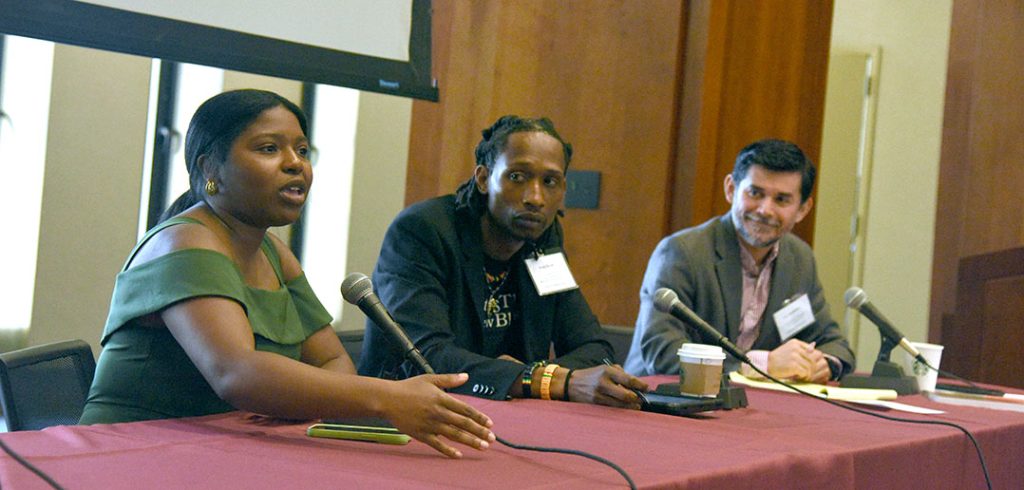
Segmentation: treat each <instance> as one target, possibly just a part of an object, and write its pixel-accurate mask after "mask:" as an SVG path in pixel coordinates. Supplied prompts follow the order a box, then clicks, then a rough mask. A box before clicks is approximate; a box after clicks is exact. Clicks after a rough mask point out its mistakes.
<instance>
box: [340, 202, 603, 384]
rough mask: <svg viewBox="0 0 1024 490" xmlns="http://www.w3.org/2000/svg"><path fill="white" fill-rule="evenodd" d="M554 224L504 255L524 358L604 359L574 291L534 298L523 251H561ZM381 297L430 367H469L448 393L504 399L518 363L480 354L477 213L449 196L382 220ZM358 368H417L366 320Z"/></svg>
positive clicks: (392, 374) (377, 278) (580, 363)
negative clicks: (508, 257) (514, 283)
mask: <svg viewBox="0 0 1024 490" xmlns="http://www.w3.org/2000/svg"><path fill="white" fill-rule="evenodd" d="M561 248H562V230H561V225H560V224H559V223H558V221H557V220H556V221H555V223H554V224H553V225H552V226H551V227H550V228H549V229H548V230H547V232H545V234H544V235H543V236H542V237H541V239H540V240H538V242H537V245H536V247H533V246H530V245H527V246H524V247H523V250H520V251H519V253H517V254H516V255H515V256H514V257H513V258H512V261H513V262H512V263H513V264H514V265H513V267H515V268H516V269H515V271H514V272H513V273H514V274H516V276H517V277H518V278H519V294H518V298H519V305H520V308H521V310H522V311H521V312H520V315H521V319H522V326H523V328H522V332H523V338H522V345H523V349H524V351H525V359H520V360H521V361H524V362H527V363H529V362H532V361H537V360H543V359H548V358H549V354H550V351H551V348H552V346H553V347H554V352H555V356H556V357H555V359H554V361H553V362H556V363H558V364H560V365H562V366H565V367H569V368H583V367H590V366H594V365H598V364H600V363H601V362H602V360H603V359H605V358H608V359H611V358H613V351H612V347H611V345H610V344H609V343H608V342H607V341H605V340H603V339H602V338H601V337H600V332H601V327H600V324H599V323H598V321H597V318H596V317H595V316H594V314H593V312H591V310H590V306H589V305H588V304H587V301H586V299H584V298H583V294H582V293H581V292H580V291H579V290H578V289H576V290H572V291H566V292H562V293H557V294H552V295H548V296H543V297H542V296H539V295H538V294H537V290H536V288H535V287H534V285H533V282H532V281H531V280H530V278H529V275H528V273H527V270H526V265H525V263H524V259H525V258H527V257H528V256H529V254H532V253H533V250H534V249H539V250H542V251H546V252H552V251H561ZM373 283H374V286H375V288H376V291H377V294H378V296H380V299H381V302H382V303H383V304H384V306H386V307H387V308H388V311H390V312H391V315H392V316H393V317H394V318H395V320H396V321H397V322H398V323H399V324H400V325H402V326H403V327H404V328H405V330H406V332H408V333H409V337H411V338H412V341H413V342H414V343H415V344H416V347H417V348H419V350H420V351H421V352H422V353H423V356H424V357H425V358H426V359H427V361H428V362H429V363H430V364H431V366H432V367H433V368H434V370H435V371H437V372H438V373H460V372H466V373H469V381H467V382H466V383H465V384H464V385H462V386H460V387H458V388H455V389H453V390H451V391H453V392H456V393H465V394H473V395H477V396H481V397H486V398H493V399H505V398H506V397H507V395H508V391H509V388H510V387H511V386H512V383H513V382H514V381H516V379H518V377H519V376H520V374H522V371H523V365H521V364H518V363H515V362H511V361H505V360H499V359H494V358H490V357H485V356H482V355H480V354H479V352H482V351H483V342H484V339H483V337H484V336H483V327H482V325H483V323H484V319H485V316H484V310H483V306H484V302H485V301H486V300H487V297H488V289H487V283H486V279H485V278H484V252H483V247H482V239H481V235H480V215H479V214H477V213H475V212H473V211H472V210H471V209H470V208H469V207H468V206H459V205H457V204H456V200H455V197H454V195H447V196H442V197H438V198H434V199H430V200H427V201H424V202H420V203H417V204H414V205H412V206H410V207H409V208H407V209H406V210H404V211H402V212H401V213H400V214H399V215H398V217H397V218H395V221H394V222H393V223H392V224H391V226H390V228H389V229H388V232H387V234H386V235H385V237H384V243H383V245H382V246H381V252H380V257H379V258H378V260H377V267H376V269H375V270H374V273H373ZM359 373H360V374H363V375H369V376H377V377H385V378H405V377H409V376H415V375H417V374H420V373H419V371H418V369H416V367H415V366H414V365H413V364H412V363H410V362H408V361H404V360H403V359H402V353H401V351H400V350H398V349H397V348H396V347H395V346H394V345H393V343H392V342H390V339H387V338H386V334H385V333H384V332H383V331H381V330H380V329H379V328H378V327H377V326H376V325H375V324H374V323H373V322H372V321H371V320H367V322H366V341H365V343H364V344H363V352H362V358H361V360H360V368H359Z"/></svg>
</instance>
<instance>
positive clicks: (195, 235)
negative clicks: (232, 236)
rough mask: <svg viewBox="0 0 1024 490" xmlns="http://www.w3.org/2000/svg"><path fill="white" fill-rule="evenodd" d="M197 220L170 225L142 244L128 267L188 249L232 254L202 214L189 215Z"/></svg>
mask: <svg viewBox="0 0 1024 490" xmlns="http://www.w3.org/2000/svg"><path fill="white" fill-rule="evenodd" d="M189 217H191V218H194V219H196V220H198V223H197V222H185V223H181V224H176V225H172V226H168V227H167V228H164V229H162V230H160V231H158V232H157V233H156V234H155V235H153V236H152V237H150V239H149V240H148V241H147V242H146V243H145V244H143V245H142V247H141V248H140V249H139V251H138V252H137V253H136V254H135V257H134V258H133V259H132V261H131V263H130V264H129V265H128V268H129V269H131V268H132V267H135V266H137V265H139V264H144V263H146V262H149V261H151V260H154V259H158V258H160V257H163V256H164V255H167V254H170V253H172V252H176V251H179V250H186V249H206V250H212V251H214V252H220V253H222V254H224V255H230V251H229V250H228V248H227V246H226V244H225V243H224V241H223V240H222V239H221V238H220V237H218V236H217V234H216V233H215V232H214V231H213V229H212V228H211V227H210V226H209V224H208V223H206V222H205V221H204V217H202V216H189Z"/></svg>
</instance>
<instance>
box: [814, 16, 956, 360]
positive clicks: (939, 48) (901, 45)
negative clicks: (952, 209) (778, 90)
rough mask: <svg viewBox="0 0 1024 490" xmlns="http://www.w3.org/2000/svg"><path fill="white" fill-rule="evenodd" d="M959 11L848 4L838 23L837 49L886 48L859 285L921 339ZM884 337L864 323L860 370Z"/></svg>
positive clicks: (913, 337) (838, 312)
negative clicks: (953, 22) (953, 24)
mask: <svg viewBox="0 0 1024 490" xmlns="http://www.w3.org/2000/svg"><path fill="white" fill-rule="evenodd" d="M951 12H952V0H904V1H900V2H892V1H890V0H839V1H837V2H836V3H835V16H834V19H833V34H832V50H833V51H836V50H851V51H865V52H867V51H870V50H871V48H873V47H875V46H879V47H880V48H881V65H880V67H879V80H878V85H877V89H878V92H877V94H878V101H877V113H876V119H875V132H874V135H873V136H874V150H873V152H872V154H871V155H870V158H871V161H872V174H871V176H870V181H871V184H870V189H869V190H868V196H867V199H868V201H867V202H868V215H867V217H866V222H865V223H864V226H866V228H865V246H864V262H863V266H862V274H863V281H862V283H861V284H860V286H861V287H863V288H864V290H865V291H866V292H867V293H868V295H869V297H870V298H871V299H872V302H873V303H874V304H875V305H876V306H877V307H879V308H880V309H881V310H882V311H883V312H884V313H885V314H886V316H888V317H889V319H890V320H892V322H893V323H894V324H895V325H896V326H897V328H899V329H901V330H902V331H903V332H904V334H906V335H907V337H909V338H910V340H914V341H923V340H926V339H927V331H928V307H929V294H930V289H931V268H932V246H933V240H934V228H935V200H936V194H937V180H938V166H939V149H940V143H941V131H942V117H943V101H944V97H945V85H946V65H947V55H948V48H949V28H950V19H951ZM827 131H828V128H827V127H826V132H827ZM825 171H827V170H823V172H825ZM820 199H827V196H820ZM841 309H842V305H833V310H835V312H836V317H840V318H841V317H842V316H843V315H842V313H841V311H842V310H841ZM878 339H879V336H878V331H877V330H876V329H874V328H868V326H867V323H866V322H865V323H864V327H862V328H860V332H859V334H858V335H857V338H856V339H855V342H856V351H857V358H858V368H859V369H861V370H870V369H871V366H872V365H873V363H874V360H875V357H876V355H877V353H878V344H879V340H878Z"/></svg>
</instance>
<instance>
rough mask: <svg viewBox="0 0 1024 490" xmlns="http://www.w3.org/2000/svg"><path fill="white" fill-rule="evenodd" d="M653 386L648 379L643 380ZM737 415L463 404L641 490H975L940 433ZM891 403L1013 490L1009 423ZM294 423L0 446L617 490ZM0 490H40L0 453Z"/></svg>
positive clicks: (753, 395) (985, 413)
mask: <svg viewBox="0 0 1024 490" xmlns="http://www.w3.org/2000/svg"><path fill="white" fill-rule="evenodd" d="M669 380H670V378H668V377H654V378H651V379H649V381H651V382H652V383H653V384H656V383H658V382H666V381H669ZM747 396H748V398H749V400H750V406H749V407H748V408H745V409H738V410H732V411H718V412H712V413H709V414H707V415H704V416H700V417H695V418H684V417H671V416H666V415H659V414H651V413H642V412H636V411H627V410H619V409H612V408H607V407H600V406H593V405H584V404H578V403H564V402H544V401H540V400H513V401H509V402H494V401H488V400H482V399H477V398H470V397H464V398H463V399H465V400H467V401H469V402H470V403H471V404H473V405H474V406H476V407H477V408H479V409H481V410H483V411H484V412H485V413H487V414H488V415H490V416H491V418H492V419H494V422H495V427H494V430H495V432H496V433H497V434H498V435H499V436H502V437H504V438H506V439H508V440H509V441H511V442H514V443H518V444H529V445H541V446H559V447H567V448H574V449H580V450H584V451H588V452H591V453H594V454H597V455H600V456H603V457H605V458H608V459H610V460H612V461H614V462H616V463H618V464H619V465H620V466H622V467H623V468H624V469H625V470H626V471H627V472H629V474H630V475H631V476H632V477H633V479H634V480H635V481H636V483H637V484H638V486H640V487H642V488H669V487H671V488H700V489H713V488H729V489H735V488H737V487H743V486H748V485H749V486H754V487H756V488H956V489H962V488H984V478H983V476H982V472H981V467H980V465H979V462H978V459H977V456H976V455H975V452H974V449H973V447H972V446H971V444H970V442H969V441H968V440H967V438H966V436H964V435H963V433H961V432H959V431H957V430H955V429H953V428H949V427H942V426H929V425H917V424H902V423H896V422H889V421H885V420H880V419H877V418H874V417H868V416H866V415H861V414H857V413H853V412H849V411H846V410H842V409H839V408H836V407H833V406H830V405H827V404H825V403H823V402H820V401H816V400H811V399H808V398H806V397H802V396H799V395H796V394H788V393H776V392H766V391H759V390H755V389H749V388H748V389H747ZM900 401H902V402H905V403H909V404H914V405H919V406H926V407H932V408H938V409H941V410H946V413H945V414H942V415H927V416H926V415H915V414H907V413H904V412H894V411H885V412H884V413H886V414H889V415H897V416H902V417H907V418H912V419H920V420H943V421H948V422H954V423H957V424H960V425H962V426H964V427H966V428H967V429H968V430H970V431H971V432H972V433H973V434H974V435H975V437H976V438H977V439H978V441H979V443H980V445H981V448H982V450H983V451H984V454H985V458H986V461H987V463H988V466H989V471H990V473H991V476H992V480H993V486H994V488H997V489H1001V488H1015V489H1016V488H1024V414H1022V413H1018V412H1004V411H996V410H986V409H980V408H967V407H957V406H950V405H940V404H937V403H934V402H931V401H929V400H927V399H925V398H923V397H921V396H910V397H901V399H900ZM308 425H309V422H302V423H295V422H268V421H267V420H265V419H261V418H257V417H254V416H252V415H248V414H243V413H239V412H232V413H228V414H222V415H214V416H209V417H199V418H191V419H178V420H159V421H149V422H136V423H127V424H112V425H96V426H88V427H84V426H62V427H51V428H49V429H45V430H42V431H34V432H16V433H8V434H2V435H0V438H2V439H3V440H4V441H5V442H6V443H7V444H8V445H9V446H11V447H12V448H13V449H14V450H16V451H18V452H19V453H21V454H22V455H23V456H25V457H26V458H28V459H29V460H30V461H32V462H33V463H34V464H35V465H36V466H38V467H39V468H40V469H42V470H43V471H45V472H47V473H48V474H50V475H51V476H52V477H53V478H54V479H55V480H57V482H59V483H61V484H62V485H63V486H65V487H66V488H69V489H72V488H85V489H91V488H103V489H113V488H132V489H134V488H216V489H223V488H424V487H446V488H451V487H464V488H480V487H489V488H524V487H534V488H560V489H561V488H622V487H624V486H625V482H624V480H623V479H622V477H621V476H619V475H618V474H617V473H615V472H614V470H612V469H611V468H608V467H606V466H603V465H601V464H599V463H596V462H593V461H591V460H588V459H583V458H580V457H576V456H569V455H561V454H549V453H548V454H542V453H535V452H525V451H518V450H514V449H511V448H507V447H504V446H500V445H495V446H492V448H491V449H490V450H488V451H484V452H477V451H473V450H471V449H468V448H464V449H463V453H464V454H465V455H466V457H465V458H464V459H462V460H448V459H446V458H444V457H443V456H441V455H440V454H439V453H436V452H434V451H433V450H432V449H430V448H428V447H427V446H425V445H424V444H421V443H419V442H415V441H414V442H413V443H411V444H409V445H408V446H388V445H382V444H373V443H362V442H351V441H340V440H329V439H316V438H310V437H306V436H305V428H306V426H308ZM0 486H2V488H5V489H23V488H24V489H34V488H46V485H45V484H44V483H43V482H42V481H41V480H40V479H38V477H36V476H35V475H33V474H31V473H30V472H29V471H28V470H26V469H24V468H23V467H21V466H20V465H18V464H17V463H16V462H15V461H14V460H13V459H11V458H10V457H9V456H7V455H6V454H0Z"/></svg>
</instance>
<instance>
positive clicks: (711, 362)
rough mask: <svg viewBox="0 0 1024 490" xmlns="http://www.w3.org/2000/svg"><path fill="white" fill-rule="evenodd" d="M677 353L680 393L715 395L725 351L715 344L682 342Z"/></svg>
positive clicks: (719, 385)
mask: <svg viewBox="0 0 1024 490" xmlns="http://www.w3.org/2000/svg"><path fill="white" fill-rule="evenodd" d="M676 353H677V354H679V392H680V394H682V395H689V396H701V397H716V396H718V390H719V388H721V386H722V364H723V363H724V362H725V352H723V351H722V348H721V347H719V346H717V345H707V344H693V343H687V344H683V346H682V347H680V348H679V350H678V351H677V352H676Z"/></svg>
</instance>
